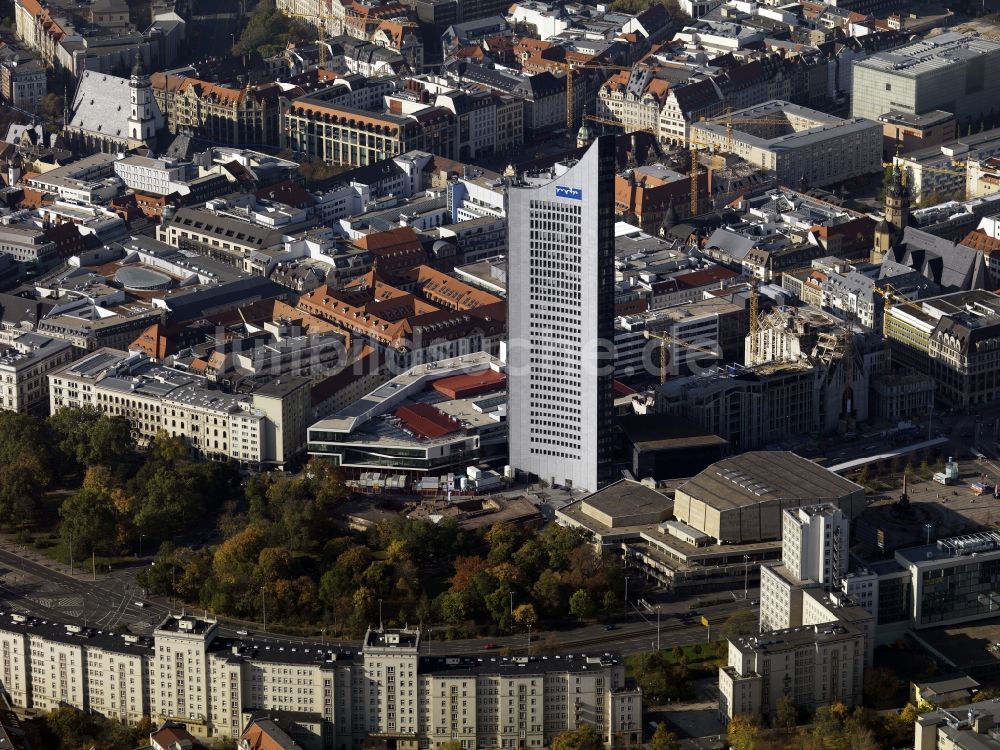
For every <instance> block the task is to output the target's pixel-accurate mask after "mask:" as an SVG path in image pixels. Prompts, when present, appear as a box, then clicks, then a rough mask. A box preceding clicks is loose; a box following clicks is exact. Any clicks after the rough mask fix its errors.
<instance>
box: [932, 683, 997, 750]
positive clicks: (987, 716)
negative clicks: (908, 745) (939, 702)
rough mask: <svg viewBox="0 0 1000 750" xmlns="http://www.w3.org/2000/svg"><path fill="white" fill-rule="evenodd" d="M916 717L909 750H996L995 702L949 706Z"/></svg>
mask: <svg viewBox="0 0 1000 750" xmlns="http://www.w3.org/2000/svg"><path fill="white" fill-rule="evenodd" d="M966 693H967V691H966ZM948 706H949V707H948V708H937V709H935V710H933V711H930V712H928V713H925V714H920V717H919V718H918V719H917V723H916V726H915V728H914V729H915V731H914V740H913V750H998V748H1000V738H998V736H997V724H998V720H1000V706H998V705H997V702H996V699H993V700H985V701H981V702H978V703H969V704H966V705H964V706H955V705H953V704H952V703H951V702H949V703H948Z"/></svg>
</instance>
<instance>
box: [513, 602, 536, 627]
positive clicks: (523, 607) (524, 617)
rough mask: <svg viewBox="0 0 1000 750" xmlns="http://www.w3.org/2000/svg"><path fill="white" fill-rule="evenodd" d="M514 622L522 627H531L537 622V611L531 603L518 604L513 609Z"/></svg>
mask: <svg viewBox="0 0 1000 750" xmlns="http://www.w3.org/2000/svg"><path fill="white" fill-rule="evenodd" d="M514 622H516V623H517V624H518V625H521V626H522V627H526V628H533V627H535V626H536V625H537V624H538V613H537V612H536V611H535V607H534V605H532V604H520V605H518V606H517V607H515V609H514Z"/></svg>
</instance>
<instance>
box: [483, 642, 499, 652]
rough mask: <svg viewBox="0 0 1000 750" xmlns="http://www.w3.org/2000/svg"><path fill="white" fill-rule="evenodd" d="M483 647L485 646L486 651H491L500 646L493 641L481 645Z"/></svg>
mask: <svg viewBox="0 0 1000 750" xmlns="http://www.w3.org/2000/svg"><path fill="white" fill-rule="evenodd" d="M483 648H485V649H486V650H487V651H492V650H493V649H495V648H500V647H499V646H498V645H497V644H495V643H487V644H486V645H485V646H483Z"/></svg>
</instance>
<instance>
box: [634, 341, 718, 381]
mask: <svg viewBox="0 0 1000 750" xmlns="http://www.w3.org/2000/svg"><path fill="white" fill-rule="evenodd" d="M645 335H646V338H647V339H659V341H660V384H661V385H662V384H663V383H666V382H667V364H668V363H669V361H670V357H669V355H668V354H667V348H668V346H669V345H670V344H674V345H675V346H680V347H681V348H682V349H690V350H692V351H696V352H699V353H701V354H710V355H711V356H713V357H715V358H716V359H720V358H721V357H722V352H721V351H717V350H715V349H706V348H705V347H703V346H699V345H698V344H692V343H691V342H690V341H684V340H682V339H678V338H675V337H673V336H670V335H668V334H666V333H661V332H659V331H648V330H647V331H646V332H645Z"/></svg>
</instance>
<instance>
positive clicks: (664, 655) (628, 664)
mask: <svg viewBox="0 0 1000 750" xmlns="http://www.w3.org/2000/svg"><path fill="white" fill-rule="evenodd" d="M721 643H723V641H712V642H711V643H688V644H686V645H684V646H681V653H683V654H684V656H686V657H687V665H688V668H689V669H699V670H700V669H706V670H710V669H714V668H715V667H719V666H721V665H722V664H723V663H724V661H725V659H724V658H722V657H719V656H718V651H719V649H720V645H719V644H721ZM699 650H700V653H699ZM655 654H656V652H655V651H640V652H639V653H636V654H628V655H627V656H626V657H625V673H626V674H627V675H628V676H630V677H635V676H636V675H637V674H640V673H641V672H642V671H643V664H644V663H645V661H646V659H648V658H649V657H650V656H653V655H655ZM660 659H661V660H662V663H663V664H664V665H668V666H672V665H674V664H676V663H677V662H678V660H679V659H678V655H675V654H674V649H673V646H671V647H669V648H664V649H661V650H660Z"/></svg>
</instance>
